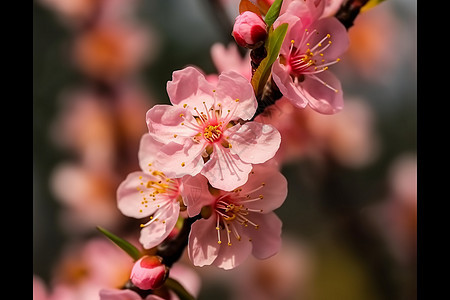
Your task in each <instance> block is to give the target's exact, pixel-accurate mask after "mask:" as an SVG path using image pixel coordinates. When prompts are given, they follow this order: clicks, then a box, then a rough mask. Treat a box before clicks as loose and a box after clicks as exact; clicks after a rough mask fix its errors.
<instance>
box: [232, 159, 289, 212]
mask: <svg viewBox="0 0 450 300" xmlns="http://www.w3.org/2000/svg"><path fill="white" fill-rule="evenodd" d="M263 183H264V184H263ZM262 184H263V185H262ZM241 188H242V191H241V192H240V195H246V194H247V193H248V195H249V196H248V197H246V198H247V199H257V198H258V197H259V196H260V195H262V196H263V198H262V199H260V200H257V201H252V202H245V199H244V200H243V202H244V203H243V204H244V206H245V207H247V208H251V209H262V212H261V213H263V214H266V213H270V212H271V211H273V210H275V209H277V208H279V207H280V206H281V205H282V204H283V202H284V201H285V200H286V197H287V180H286V178H285V177H284V176H283V174H281V173H280V171H278V169H276V168H274V167H266V166H264V165H254V166H253V170H252V172H251V173H250V174H249V176H248V180H247V183H246V184H245V185H244V186H242V187H241ZM237 203H238V204H239V203H240V202H237Z"/></svg>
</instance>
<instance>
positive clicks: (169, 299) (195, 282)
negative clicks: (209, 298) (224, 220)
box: [100, 262, 201, 300]
mask: <svg viewBox="0 0 450 300" xmlns="http://www.w3.org/2000/svg"><path fill="white" fill-rule="evenodd" d="M170 278H173V279H175V280H176V281H178V282H179V283H180V284H181V285H182V286H183V287H184V288H185V289H186V291H188V292H189V293H190V294H191V295H192V296H194V297H197V296H198V295H199V293H200V288H201V278H200V276H199V275H198V274H197V273H196V272H195V271H194V270H193V269H192V267H189V266H187V265H185V264H183V263H179V262H177V263H175V264H174V265H173V266H172V267H171V268H170ZM158 294H159V295H161V297H160V296H158V295H148V296H147V297H146V298H144V300H180V298H179V297H178V296H177V295H176V294H175V293H174V292H173V291H172V290H169V289H168V288H167V287H165V286H164V285H163V286H162V287H160V288H159V289H158ZM142 299H143V298H142V297H141V296H139V295H138V294H137V293H136V292H134V291H132V290H129V289H122V290H119V289H112V288H104V289H102V290H100V300H142Z"/></svg>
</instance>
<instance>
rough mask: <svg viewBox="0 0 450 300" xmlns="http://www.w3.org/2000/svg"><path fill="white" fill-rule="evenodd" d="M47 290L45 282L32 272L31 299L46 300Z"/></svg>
mask: <svg viewBox="0 0 450 300" xmlns="http://www.w3.org/2000/svg"><path fill="white" fill-rule="evenodd" d="M48 299H49V296H48V291H47V286H46V285H45V282H44V281H43V280H42V279H41V278H40V277H39V276H37V275H34V274H33V300H48Z"/></svg>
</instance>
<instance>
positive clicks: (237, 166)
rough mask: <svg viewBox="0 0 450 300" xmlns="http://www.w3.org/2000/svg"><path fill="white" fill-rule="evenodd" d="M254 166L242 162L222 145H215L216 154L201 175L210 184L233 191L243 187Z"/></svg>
mask: <svg viewBox="0 0 450 300" xmlns="http://www.w3.org/2000/svg"><path fill="white" fill-rule="evenodd" d="M251 169H252V165H251V164H248V163H246V162H244V161H242V160H241V159H240V158H239V156H238V155H236V154H233V153H232V152H231V151H230V150H229V149H225V148H223V147H222V146H221V145H214V152H213V153H212V154H211V158H210V160H209V161H208V162H206V164H205V166H204V167H203V170H202V171H201V174H203V175H204V176H205V177H206V178H208V180H209V183H210V184H211V185H212V186H213V187H215V188H217V189H221V190H224V191H231V190H233V189H235V188H237V187H239V186H241V185H243V184H244V183H245V182H246V181H247V178H248V173H250V171H251Z"/></svg>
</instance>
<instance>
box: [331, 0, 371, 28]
mask: <svg viewBox="0 0 450 300" xmlns="http://www.w3.org/2000/svg"><path fill="white" fill-rule="evenodd" d="M367 2H369V0H346V1H344V2H343V4H342V5H341V7H340V8H339V10H338V11H337V12H336V14H335V15H334V16H335V17H336V18H337V19H338V20H339V21H340V22H341V23H342V24H343V25H344V26H345V28H347V30H348V29H349V28H350V27H352V26H353V22H354V21H355V19H356V17H357V16H358V14H359V12H360V11H361V8H362V7H363V6H364V5H366V3H367Z"/></svg>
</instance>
